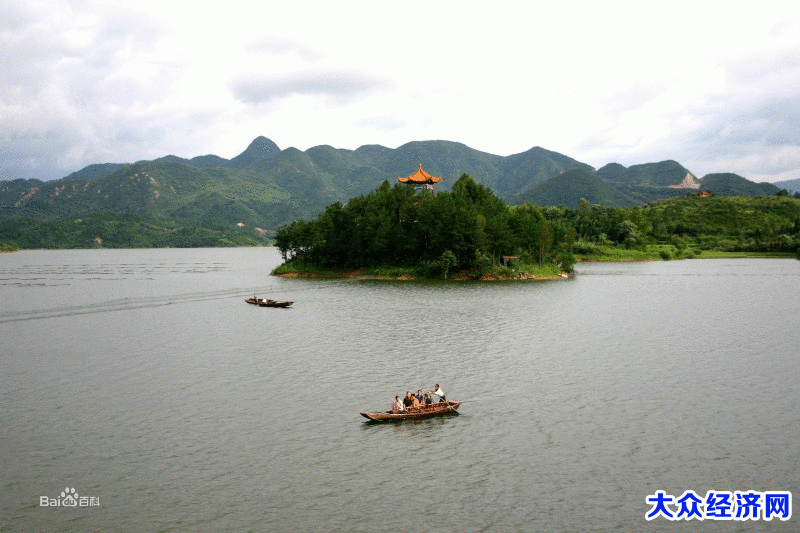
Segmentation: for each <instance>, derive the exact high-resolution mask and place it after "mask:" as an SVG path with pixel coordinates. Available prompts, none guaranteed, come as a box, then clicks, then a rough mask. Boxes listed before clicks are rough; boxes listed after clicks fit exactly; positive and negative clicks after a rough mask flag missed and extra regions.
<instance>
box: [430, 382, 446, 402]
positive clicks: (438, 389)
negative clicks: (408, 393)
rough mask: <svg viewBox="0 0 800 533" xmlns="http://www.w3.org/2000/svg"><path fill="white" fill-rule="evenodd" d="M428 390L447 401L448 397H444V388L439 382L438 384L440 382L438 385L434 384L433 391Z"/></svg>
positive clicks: (441, 399)
mask: <svg viewBox="0 0 800 533" xmlns="http://www.w3.org/2000/svg"><path fill="white" fill-rule="evenodd" d="M428 392H430V393H431V394H435V395H436V396H438V397H439V399H440V401H443V402H446V401H447V398H445V397H444V391H443V390H442V388H441V387H440V386H439V384H438V383H437V384H436V385H434V386H433V390H431V391H428Z"/></svg>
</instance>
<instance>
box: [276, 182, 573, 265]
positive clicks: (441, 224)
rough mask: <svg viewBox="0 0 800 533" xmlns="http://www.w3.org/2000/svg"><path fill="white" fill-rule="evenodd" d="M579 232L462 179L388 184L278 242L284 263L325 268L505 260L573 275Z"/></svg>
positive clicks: (287, 229)
mask: <svg viewBox="0 0 800 533" xmlns="http://www.w3.org/2000/svg"><path fill="white" fill-rule="evenodd" d="M573 239H574V231H573V230H572V228H571V226H569V225H568V224H565V223H564V221H563V220H559V219H548V218H547V217H546V216H545V214H544V213H543V212H542V210H541V209H540V208H539V207H537V206H533V205H524V206H517V207H509V206H507V205H506V204H505V203H504V202H503V201H502V200H500V199H499V198H497V197H496V196H495V195H494V193H492V191H491V189H489V188H488V187H487V186H485V185H482V184H480V183H477V182H475V181H474V180H473V179H472V178H471V177H470V176H468V175H466V174H464V175H462V176H461V177H460V178H459V179H458V180H457V181H456V183H455V184H454V185H453V188H452V190H451V191H449V192H448V191H443V192H439V193H435V194H434V193H432V192H427V191H421V192H415V191H414V189H413V188H411V187H409V186H407V185H404V184H396V185H395V186H394V187H391V186H390V185H389V183H388V181H385V182H383V184H382V185H381V186H380V187H378V189H376V190H375V191H373V192H372V193H370V194H368V195H366V196H357V197H355V198H352V199H351V200H350V201H349V202H347V204H346V205H343V204H341V203H339V202H337V203H334V204H332V205H329V206H328V207H327V209H326V210H325V212H323V213H322V214H321V215H319V216H318V217H317V218H316V219H315V220H313V221H310V222H308V221H303V220H298V221H295V222H292V223H291V224H289V225H287V226H284V227H282V228H281V229H280V230H279V231H278V233H277V234H276V236H275V244H276V246H277V247H278V249H279V250H280V251H281V254H283V257H284V259H285V260H288V259H291V258H295V257H298V258H299V257H302V261H304V262H309V263H311V264H314V265H318V266H320V267H324V268H358V267H364V266H384V265H397V266H414V267H422V268H425V267H426V266H428V267H430V268H431V269H433V270H436V269H439V270H441V271H444V272H446V271H447V270H449V269H460V270H477V271H482V270H485V269H486V268H488V267H490V266H491V265H492V264H497V263H499V262H500V257H501V256H504V255H505V256H508V255H520V256H525V260H526V262H538V263H539V264H545V263H553V264H559V266H560V267H561V268H562V269H563V270H571V268H572V266H573V264H574V259H573V258H572V255H571V246H572V241H573Z"/></svg>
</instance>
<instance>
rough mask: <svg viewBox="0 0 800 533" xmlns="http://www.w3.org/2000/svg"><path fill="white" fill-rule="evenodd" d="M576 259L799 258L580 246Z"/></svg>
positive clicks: (691, 249)
mask: <svg viewBox="0 0 800 533" xmlns="http://www.w3.org/2000/svg"><path fill="white" fill-rule="evenodd" d="M575 257H576V258H577V259H578V261H596V262H609V263H612V262H626V261H670V260H673V259H714V258H726V257H743V258H758V257H762V258H763V257H788V258H795V257H797V254H796V253H792V252H742V251H734V252H730V251H723V250H702V249H700V248H699V247H697V246H685V247H676V246H674V245H670V244H650V245H647V246H644V247H639V248H625V247H622V246H603V245H583V246H582V245H578V246H576V251H575Z"/></svg>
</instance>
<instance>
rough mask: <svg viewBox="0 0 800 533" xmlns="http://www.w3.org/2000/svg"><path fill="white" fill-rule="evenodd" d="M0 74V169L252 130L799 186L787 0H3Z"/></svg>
mask: <svg viewBox="0 0 800 533" xmlns="http://www.w3.org/2000/svg"><path fill="white" fill-rule="evenodd" d="M0 67H1V68H0V179H4V180H5V179H16V178H20V177H21V178H38V179H43V180H47V179H55V178H61V177H64V176H66V175H68V174H69V173H71V172H74V171H76V170H79V169H81V168H83V167H84V166H86V165H89V164H92V163H105V162H114V163H123V162H135V161H139V160H143V159H154V158H157V157H161V156H164V155H167V154H173V155H177V156H180V157H186V158H191V157H194V156H198V155H206V154H216V155H219V156H221V157H225V158H228V159H230V158H232V157H234V156H236V155H238V154H239V153H241V152H242V151H243V150H244V149H245V148H246V147H247V146H248V144H249V143H250V142H251V141H252V140H253V139H254V138H255V137H257V136H259V135H263V136H265V137H267V138H269V139H271V140H273V141H274V142H275V143H276V144H277V145H278V146H279V147H280V148H282V149H284V148H288V147H296V148H299V149H300V150H306V149H308V148H310V147H312V146H317V145H323V144H327V145H331V146H334V147H336V148H345V149H350V150H353V149H355V148H358V147H359V146H362V145H365V144H380V145H383V146H386V147H390V148H396V147H398V146H401V145H403V144H405V143H407V142H411V141H422V140H447V141H455V142H460V143H463V144H466V145H467V146H470V147H471V148H474V149H477V150H481V151H484V152H488V153H492V154H497V155H503V156H506V155H511V154H515V153H520V152H524V151H526V150H528V149H530V148H532V147H534V146H541V147H543V148H546V149H548V150H552V151H555V152H559V153H562V154H564V155H567V156H569V157H572V158H575V159H577V160H579V161H582V162H584V163H588V164H589V165H592V166H594V167H595V168H600V167H602V166H603V165H605V164H607V163H612V162H616V163H620V164H622V165H625V166H631V165H636V164H642V163H651V162H657V161H663V160H667V159H672V160H675V161H678V162H679V163H681V164H682V165H684V166H685V167H686V168H687V169H689V170H690V171H691V172H692V173H694V174H695V175H697V176H698V177H702V176H704V175H705V174H709V173H714V172H734V173H736V174H739V175H742V176H744V177H746V178H748V179H751V180H753V181H769V182H774V181H778V180H787V179H796V178H800V2H785V1H783V0H782V1H780V2H772V1H760V2H748V3H744V4H736V3H731V2H729V1H728V2H705V1H703V0H693V1H692V2H681V1H675V2H662V3H658V4H657V5H655V7H654V4H652V3H650V2H642V1H641V0H639V1H636V2H618V1H613V0H607V1H604V2H597V1H596V0H595V1H591V2H582V1H574V2H558V3H557V2H537V1H530V0H528V1H526V2H516V1H508V2H495V3H491V4H490V3H486V2H481V3H477V2H473V3H470V2H451V1H434V0H428V1H426V2H417V1H413V0H412V1H405V2H375V1H347V0H344V1H341V2H330V1H326V2H319V1H304V0H292V1H291V2H288V1H282V2H272V1H268V0H267V1H262V2H259V3H256V2H251V1H248V2H239V1H238V0H229V1H226V2H218V3H213V4H207V5H204V4H202V3H197V2H185V1H172V0H159V1H157V2H156V1H150V0H137V1H135V2H129V1H127V0H118V1H115V2H113V3H112V2H105V1H103V2H99V1H98V2H95V1H92V0H76V1H70V0H45V1H39V0H26V1H25V2H19V1H18V0H0ZM406 170H407V169H406ZM398 172H400V173H402V172H403V169H398ZM478 178H479V177H478Z"/></svg>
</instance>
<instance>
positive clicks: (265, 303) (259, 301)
mask: <svg viewBox="0 0 800 533" xmlns="http://www.w3.org/2000/svg"><path fill="white" fill-rule="evenodd" d="M244 301H245V302H247V303H249V304H253V305H258V306H261V307H289V306H290V305H292V304H293V303H294V302H288V301H286V302H279V301H276V300H270V299H264V298H256V297H255V296H253V297H252V298H245V300H244Z"/></svg>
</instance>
